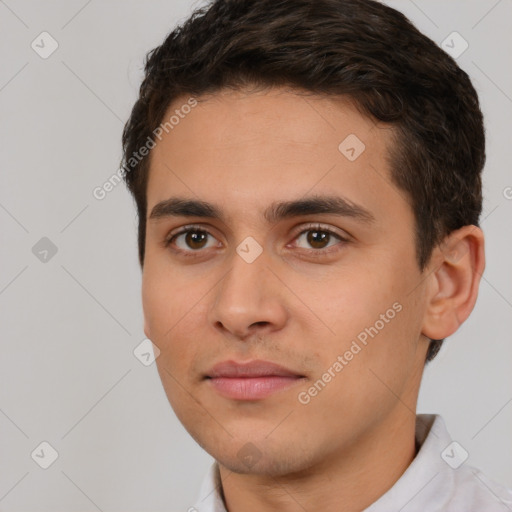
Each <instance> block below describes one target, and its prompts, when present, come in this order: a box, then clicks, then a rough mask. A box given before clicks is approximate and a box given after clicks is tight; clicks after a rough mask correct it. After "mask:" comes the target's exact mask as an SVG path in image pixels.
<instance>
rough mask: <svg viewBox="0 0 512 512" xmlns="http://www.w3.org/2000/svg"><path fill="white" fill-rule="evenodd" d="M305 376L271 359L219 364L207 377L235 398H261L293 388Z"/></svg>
mask: <svg viewBox="0 0 512 512" xmlns="http://www.w3.org/2000/svg"><path fill="white" fill-rule="evenodd" d="M305 378H306V377H305V376H304V375H301V374H299V373H297V372H294V371H293V370H289V369H287V368H285V367H283V366H280V365H278V364H275V363H271V362H269V361H259V360H255V361H251V362H248V363H238V362H236V361H224V362H222V363H219V364H216V365H215V366H214V367H213V368H212V369H211V370H210V371H209V372H208V374H207V375H206V376H205V380H207V382H208V383H209V384H210V386H211V387H212V388H213V389H214V390H215V391H216V392H218V393H219V394H221V395H222V396H224V397H226V398H230V399H234V400H262V399H264V398H267V397H269V396H270V395H273V394H274V393H277V392H279V391H283V390H285V389H288V388H290V387H291V386H294V385H296V384H297V383H299V382H303V381H304V379H305Z"/></svg>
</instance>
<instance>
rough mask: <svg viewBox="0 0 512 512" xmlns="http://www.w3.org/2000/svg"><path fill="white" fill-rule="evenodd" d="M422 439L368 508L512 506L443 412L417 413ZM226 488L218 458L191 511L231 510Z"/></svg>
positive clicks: (454, 511) (509, 493)
mask: <svg viewBox="0 0 512 512" xmlns="http://www.w3.org/2000/svg"><path fill="white" fill-rule="evenodd" d="M416 441H417V443H418V445H419V446H420V450H419V452H418V454H417V455H416V457H415V459H414V460H413V461H412V462H411V464H410V466H409V467H408V468H407V469H406V471H405V472H404V473H403V475H402V476H401V477H400V478H399V479H398V481H397V482H396V483H395V484H394V485H393V487H392V488H391V489H389V490H388V491H387V492H386V493H385V494H383V495H382V496H381V497H380V498H379V499H378V500H377V501H376V502H374V503H373V504H372V505H370V506H369V507H368V508H366V509H365V510H364V511H363V512H398V511H400V512H441V511H442V512H507V511H508V512H511V511H512V490H509V489H506V488H504V487H502V486H500V485H498V484H496V483H494V482H492V481H491V480H489V479H488V478H486V477H485V476H484V475H483V474H482V473H481V472H480V471H478V470H477V469H475V468H473V467H471V466H469V465H468V464H466V463H465V460H466V458H467V456H468V455H467V452H466V451H465V450H464V448H463V447H462V446H461V445H460V444H458V443H457V442H454V441H452V439H451V438H450V435H449V434H448V431H447V430H446V426H445V424H444V421H443V419H442V418H441V417H440V416H438V415H433V414H418V415H417V416H416ZM220 489H221V483H220V475H219V468H218V464H217V463H216V462H215V463H213V464H212V466H211V467H210V469H209V471H208V474H207V475H206V477H205V478H204V480H203V483H202V484H201V490H200V492H199V497H198V500H197V503H196V505H195V506H194V507H193V508H190V509H189V511H191V512H195V511H197V512H227V511H226V508H225V505H224V502H223V500H222V497H221V495H220V492H219V490H220ZM236 512H238V511H236ZM242 512H243V511H242Z"/></svg>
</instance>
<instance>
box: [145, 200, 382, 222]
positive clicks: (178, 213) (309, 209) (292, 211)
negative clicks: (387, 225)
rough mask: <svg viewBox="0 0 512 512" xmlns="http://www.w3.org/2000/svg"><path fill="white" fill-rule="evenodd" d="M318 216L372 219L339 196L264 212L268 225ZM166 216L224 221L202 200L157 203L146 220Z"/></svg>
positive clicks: (281, 205)
mask: <svg viewBox="0 0 512 512" xmlns="http://www.w3.org/2000/svg"><path fill="white" fill-rule="evenodd" d="M322 213H324V214H331V215H339V216H342V217H351V218H353V219H356V220H359V221H361V222H364V223H367V224H371V223H373V222H374V221H375V216H374V215H373V214H372V213H371V212H370V211H369V210H367V209H366V208H364V207H362V206H361V205H358V204H356V203H354V202H352V201H349V200H348V199H345V198H343V197H339V196H312V197H306V198H301V199H297V200H294V201H282V202H276V203H272V204H271V205H270V206H269V207H268V208H267V209H266V210H265V212H264V218H265V219H266V221H267V222H269V223H270V224H274V223H276V222H278V221H280V220H283V219H289V218H292V217H298V216H301V215H318V214H322ZM167 217H204V218H210V219H218V220H221V221H222V222H224V216H223V214H222V210H221V208H219V207H218V206H216V205H214V204H212V203H208V202H206V201H200V200H196V199H186V198H180V197H171V198H169V199H165V200H163V201H160V202H159V203H157V204H156V205H155V206H154V207H153V209H152V210H151V214H150V215H149V219H150V220H159V219H163V218H167Z"/></svg>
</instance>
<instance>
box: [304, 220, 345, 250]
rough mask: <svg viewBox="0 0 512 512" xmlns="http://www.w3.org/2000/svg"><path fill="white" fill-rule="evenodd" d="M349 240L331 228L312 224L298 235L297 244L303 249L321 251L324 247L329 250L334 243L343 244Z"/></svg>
mask: <svg viewBox="0 0 512 512" xmlns="http://www.w3.org/2000/svg"><path fill="white" fill-rule="evenodd" d="M347 241H348V240H347V239H346V238H344V237H342V236H340V235H338V234H337V233H335V232H334V231H332V230H330V229H327V228H323V227H322V226H311V227H310V228H309V229H305V230H304V231H302V232H301V233H300V234H299V235H298V236H297V238H296V239H295V245H296V246H297V247H299V248H301V249H305V250H309V251H314V252H319V253H320V252H321V251H322V250H323V249H326V250H327V249H329V248H330V247H332V246H334V245H341V244H342V243H343V242H347Z"/></svg>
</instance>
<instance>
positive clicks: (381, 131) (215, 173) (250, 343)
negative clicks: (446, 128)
mask: <svg viewBox="0 0 512 512" xmlns="http://www.w3.org/2000/svg"><path fill="white" fill-rule="evenodd" d="M186 102H187V98H182V99H180V100H179V101H175V102H174V103H173V105H172V106H171V108H170V109H169V111H168V114H166V116H165V120H167V119H168V118H169V117H170V115H171V114H172V113H173V111H174V110H176V109H180V107H181V106H182V105H183V104H185V103H186ZM185 110H187V111H188V109H185ZM182 112H183V110H182ZM347 137H348V139H347ZM343 141H345V142H343ZM340 144H341V146H340ZM362 144H364V146H363V145H362ZM390 144H392V141H391V132H390V130H389V129H387V128H386V127H384V126H379V125H375V124H374V123H373V122H372V121H371V120H369V119H367V118H365V117H363V116H362V115H361V114H360V113H359V112H358V111H357V110H356V109H355V108H354V107H353V106H351V104H350V103H348V102H346V101H344V100H343V101H342V100H340V99H337V100H333V99H328V98H324V97H317V96H302V95H299V94H296V93H294V92H292V91H289V90H284V89H273V90H271V91H267V92H258V93H250V92H243V91H242V92H241V91H238V92H233V91H231V92H227V91H223V92H221V93H218V94H215V95H212V96H210V97H207V98H206V97H205V98H203V99H202V100H201V101H200V102H199V104H198V105H197V106H195V107H194V108H192V109H191V111H190V113H188V114H187V115H184V116H183V118H181V116H180V121H179V124H176V125H175V126H174V128H173V129H172V130H170V131H169V133H168V134H167V135H165V136H164V137H163V138H162V140H161V141H158V142H157V145H156V147H155V148H154V149H153V151H152V155H151V169H150V176H149V183H148V190H147V198H148V218H147V238H146V247H145V263H144V269H143V290H142V293H143V307H144V316H145V333H146V335H147V336H148V337H149V338H150V339H151V340H152V341H153V343H155V344H156V345H157V346H158V347H159V349H160V351H161V354H160V356H159V357H158V359H157V365H158V371H159V374H160V377H161V379H162V382H163V385H164V388H165V391H166V393H167V396H168V398H169V401H170V403H171V405H172V407H173V409H174V411H175V412H176V414H177V416H178V417H179V419H180V420H181V422H182V423H183V425H184V426H185V428H186V429H187V430H188V431H189V432H190V434H191V435H192V436H193V437H194V438H195V439H196V441H197V442H198V443H199V444H201V445H202V446H203V447H204V448H205V450H206V451H208V452H209V453H210V454H211V455H212V456H213V457H215V458H216V459H217V460H218V461H219V462H220V463H221V464H222V465H224V466H225V467H227V468H229V469H231V470H233V471H238V472H253V473H262V474H263V473H268V474H273V475H278V474H287V473H290V472H294V471H300V470H305V469H308V468H311V467H313V466H314V465H315V464H318V463H320V462H325V461H327V460H328V459H329V457H339V456H340V454H345V455H347V456H349V455H350V453H351V450H355V449H356V448H357V446H360V445H361V444H362V443H368V442H369V440H371V439H372V436H373V437H374V436H375V435H377V433H378V432H379V431H380V430H382V429H383V428H385V425H387V426H388V427H389V425H396V424H397V422H398V423H399V422H403V420H404V419H405V420H406V421H407V420H409V421H410V420H411V416H412V417H414V410H415V401H416V396H417V391H418V387H419V383H420V379H421V373H422V370H423V362H424V359H425V353H426V348H427V342H426V339H425V337H424V336H422V335H421V331H422V323H423V315H424V310H425V299H424V291H425V284H424V281H422V274H421V272H420V271H419V269H418V267H417V263H416V253H415V244H414V217H413V212H412V209H411V207H410V205H409V204H408V202H407V199H406V197H405V195H404V193H402V192H401V191H400V190H398V189H397V188H396V187H395V186H394V185H393V184H391V180H390V167H389V163H388V158H387V154H388V151H387V148H388V147H389V145H390ZM171 198H179V199H182V200H185V201H200V202H202V203H209V204H211V205H213V206H214V207H215V208H216V210H217V212H216V213H218V214H219V218H218V217H217V215H214V214H213V212H211V211H210V212H208V211H204V208H203V209H202V210H201V209H198V208H195V209H193V208H191V204H190V203H189V204H188V205H187V208H186V211H184V209H183V208H178V210H179V211H177V208H176V207H174V208H167V214H170V213H173V212H174V214H176V213H178V214H179V215H163V214H162V212H163V211H164V210H165V208H162V207H160V208H159V213H160V215H156V214H155V215H153V217H151V214H152V212H153V209H154V207H155V206H156V205H157V204H158V203H161V202H162V201H167V200H169V199H171ZM319 198H329V199H331V200H334V201H331V203H327V206H329V208H325V206H326V204H323V206H324V208H323V209H321V206H322V205H321V204H320V205H319V204H318V203H315V202H314V201H309V200H311V199H319ZM339 200H344V201H345V203H344V204H341V202H340V201H339ZM296 201H306V203H303V204H302V208H286V207H283V206H281V207H276V205H279V204H280V203H292V202H296ZM336 201H338V203H336ZM183 204H184V203H181V206H183ZM333 204H338V206H340V205H341V206H342V207H341V208H338V209H337V210H336V211H335V210H333V208H332V206H333ZM285 206H286V205H285ZM288 206H289V205H288ZM171 210H172V211H171ZM164 213H165V212H164ZM190 225H192V227H190ZM187 226H188V228H187ZM183 229H189V231H188V232H186V233H183V234H178V233H179V232H180V231H182V230H183ZM173 235H176V236H174V237H173ZM248 237H249V238H248ZM166 240H171V242H170V244H169V245H167V246H166ZM259 251H261V253H259ZM255 361H257V362H259V363H257V364H255V365H252V366H251V365H250V364H249V363H253V362H255ZM262 361H263V362H270V363H274V364H276V365H279V366H280V367H282V368H281V370H276V369H275V368H274V369H271V368H270V367H266V366H265V364H262V363H261V362H262ZM223 362H227V364H226V365H225V366H224V367H223V366H222V365H221V366H220V367H219V366H217V368H216V369H214V366H216V365H218V364H219V363H223ZM246 364H249V366H246ZM283 368H284V369H285V370H286V371H285V370H283ZM251 372H252V373H251ZM249 443H251V444H249Z"/></svg>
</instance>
